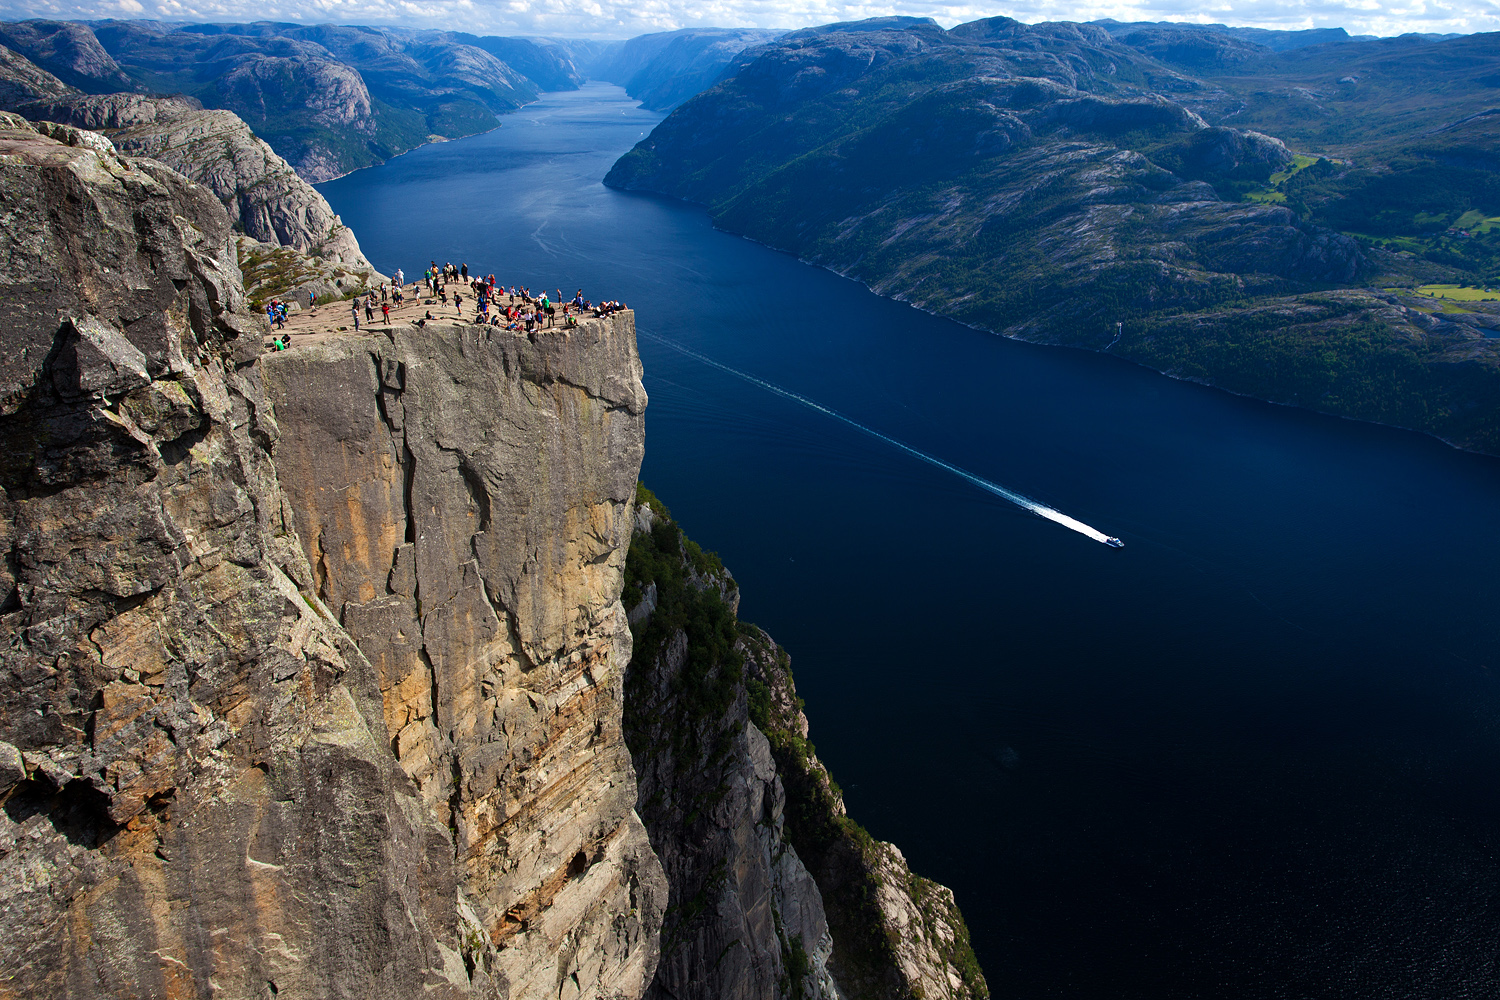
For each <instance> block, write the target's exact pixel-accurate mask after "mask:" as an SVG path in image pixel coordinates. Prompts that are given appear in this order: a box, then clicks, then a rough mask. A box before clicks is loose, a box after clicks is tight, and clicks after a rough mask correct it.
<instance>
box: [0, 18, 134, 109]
mask: <svg viewBox="0 0 1500 1000" xmlns="http://www.w3.org/2000/svg"><path fill="white" fill-rule="evenodd" d="M0 45H4V46H5V47H6V48H9V49H12V50H14V51H16V52H19V53H20V54H21V55H23V56H25V57H26V58H27V59H29V60H31V61H32V62H34V63H37V64H39V65H43V66H45V67H46V68H47V69H48V70H49V71H50V72H51V73H52V75H54V76H56V77H58V78H59V79H61V80H62V81H63V82H64V83H66V84H67V85H69V86H71V87H77V88H78V89H79V90H84V91H87V92H88V93H91V94H100V93H107V92H109V91H114V90H135V89H137V85H136V83H135V81H133V80H132V79H130V77H129V76H128V75H126V73H125V71H124V70H122V69H121V68H120V64H119V63H117V62H115V60H114V57H113V56H111V55H110V54H109V53H108V52H106V51H104V46H102V45H100V44H99V39H97V38H95V37H94V33H93V32H92V31H90V30H89V28H88V26H87V25H84V24H78V23H77V22H74V21H43V20H30V21H9V22H0Z"/></svg>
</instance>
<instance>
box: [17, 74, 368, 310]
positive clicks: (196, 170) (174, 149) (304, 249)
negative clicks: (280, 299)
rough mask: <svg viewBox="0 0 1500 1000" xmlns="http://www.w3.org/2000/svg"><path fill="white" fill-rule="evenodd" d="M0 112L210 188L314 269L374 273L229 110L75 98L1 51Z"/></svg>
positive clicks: (142, 99) (133, 98) (238, 218)
mask: <svg viewBox="0 0 1500 1000" xmlns="http://www.w3.org/2000/svg"><path fill="white" fill-rule="evenodd" d="M7 92H9V96H6V94H7ZM0 108H4V109H6V110H11V111H16V112H19V113H20V114H22V115H24V116H26V117H27V118H30V119H31V120H33V121H43V122H58V123H60V124H63V125H71V126H74V127H76V128H81V129H89V130H92V131H96V132H101V133H103V134H105V135H106V136H108V137H109V138H110V139H111V140H112V141H113V143H114V145H115V147H116V148H117V149H118V150H120V151H121V152H122V153H127V154H130V155H134V156H149V157H151V158H152V159H154V160H157V161H158V162H161V163H165V164H166V165H167V166H169V167H171V168H173V169H174V170H176V171H178V172H179V173H181V174H183V175H185V176H186V177H187V178H188V179H190V180H193V181H196V182H198V183H199V184H203V185H205V186H206V187H208V188H209V189H210V190H211V191H213V193H214V195H215V196H216V197H217V198H218V199H219V201H220V202H221V203H222V204H223V205H224V208H225V210H226V211H227V212H228V213H229V219H230V222H231V223H232V224H234V225H235V226H236V228H238V229H240V230H241V231H242V232H244V233H245V234H246V235H247V236H248V237H250V238H251V239H253V240H256V241H258V242H260V243H268V244H273V245H275V246H279V247H287V248H289V249H291V250H293V251H295V252H296V253H297V254H299V255H300V256H301V257H304V258H315V260H313V261H309V262H308V265H307V266H308V267H310V268H312V269H319V268H321V269H326V270H330V271H332V270H338V271H341V272H343V273H345V274H350V275H359V276H360V281H359V283H361V284H363V283H366V282H370V281H374V280H377V279H378V275H376V273H375V269H374V267H372V266H371V264H370V262H369V261H368V260H366V259H365V256H364V254H363V253H361V252H360V249H359V243H358V241H357V240H356V239H355V238H354V233H353V232H352V231H351V230H350V229H349V228H348V227H347V226H345V225H344V224H343V223H342V222H341V221H340V220H339V217H338V216H336V215H334V214H333V209H332V208H330V207H329V205H328V201H327V200H326V199H325V198H324V197H323V196H322V195H321V194H319V193H318V192H317V190H316V189H315V188H314V187H313V186H312V185H311V184H309V183H307V181H305V180H303V179H302V178H301V177H300V176H299V175H298V174H297V172H296V171H294V170H293V169H292V167H291V165H290V164H288V163H287V162H286V161H285V160H283V159H282V158H281V157H279V156H277V155H276V153H275V152H274V151H272V149H271V147H270V146H268V145H267V144H266V143H265V142H263V141H261V139H259V138H258V137H257V136H256V135H255V134H254V133H252V132H251V131H250V126H248V125H246V124H245V122H244V121H242V120H241V119H240V118H239V117H238V116H236V115H235V114H233V113H232V112H228V111H205V110H204V109H203V107H202V105H201V104H199V102H197V101H195V100H193V99H191V98H186V97H146V96H143V95H140V94H81V93H78V92H77V91H74V90H73V89H72V88H69V87H67V86H65V85H63V84H62V82H61V81H59V80H57V79H56V78H54V77H52V76H50V75H49V74H47V73H46V72H45V71H43V70H41V69H39V68H37V67H36V66H33V65H32V64H31V63H29V62H28V61H27V60H25V59H23V58H21V57H20V56H18V55H16V54H15V53H13V52H11V51H9V50H8V49H3V48H0Z"/></svg>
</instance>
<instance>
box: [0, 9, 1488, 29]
mask: <svg viewBox="0 0 1500 1000" xmlns="http://www.w3.org/2000/svg"><path fill="white" fill-rule="evenodd" d="M884 14H908V15H914V16H918V17H931V18H934V19H935V20H937V21H938V22H939V23H940V24H942V25H943V26H945V27H952V26H953V25H955V24H959V23H961V22H963V21H971V20H974V19H976V18H981V17H991V16H994V15H996V14H1005V15H1008V16H1010V17H1014V18H1017V19H1019V20H1022V21H1026V22H1028V23H1035V22H1037V21H1054V20H1055V21H1063V20H1066V21H1086V20H1093V19H1095V18H1101V17H1113V18H1116V19H1118V20H1121V21H1196V22H1213V21H1219V22H1223V23H1225V24H1235V25H1249V26H1252V27H1261V28H1334V27H1342V28H1345V29H1347V30H1348V31H1349V32H1350V33H1352V34H1373V35H1395V34H1400V33H1402V32H1406V31H1426V32H1448V31H1457V32H1474V31H1495V30H1500V3H1496V2H1491V0H1468V2H1462V0H1099V2H1098V3H1097V5H1095V4H1087V3H1083V2H1080V0H1014V2H1012V3H1009V4H1007V5H1006V6H1003V7H995V6H981V5H976V4H973V3H965V2H961V0H960V2H952V3H944V2H937V0H890V2H889V3H888V4H875V3H839V2H833V0H697V2H693V0H633V2H621V0H422V2H415V3H414V2H411V0H312V2H308V0H197V2H191V0H190V2H188V3H184V2H182V0H82V2H76V0H0V17H3V18H5V19H18V18H26V17H49V18H80V19H82V18H89V19H91V18H105V17H145V18H159V19H162V20H174V21H181V20H194V21H254V20H276V21H296V22H304V23H319V22H327V21H335V22H337V23H341V24H377V25H404V26H408V27H420V28H444V29H451V30H461V31H472V32H477V33H483V34H524V35H563V36H583V37H594V38H627V37H630V36H631V35H637V34H642V33H644V32H648V31H665V30H669V29H672V28H686V27H705V26H719V27H759V28H797V27H804V26H807V25H814V24H827V23H828V22H830V21H853V20H858V19H860V18H865V17H877V16H880V15H884Z"/></svg>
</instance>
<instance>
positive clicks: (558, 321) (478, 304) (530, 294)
mask: <svg viewBox="0 0 1500 1000" xmlns="http://www.w3.org/2000/svg"><path fill="white" fill-rule="evenodd" d="M554 291H555V294H548V292H547V290H546V289H539V290H536V291H533V290H532V289H531V288H530V287H528V286H525V285H511V286H509V287H507V286H506V285H504V284H503V283H501V282H498V281H496V279H495V276H494V275H493V274H488V275H483V276H480V275H478V274H471V273H470V272H469V265H468V264H459V265H456V266H455V265H453V264H451V263H450V264H444V265H442V266H441V267H439V266H438V263H437V261H433V262H432V263H431V265H429V266H428V268H427V269H426V270H425V271H424V272H423V273H422V277H421V280H420V281H413V282H412V283H411V284H410V285H408V284H407V283H406V275H405V274H404V273H403V272H402V271H401V270H399V269H398V270H397V271H396V273H395V274H394V275H393V276H392V280H391V281H390V282H382V283H381V284H380V286H379V287H378V288H374V289H369V290H367V291H363V292H361V293H360V294H359V295H356V296H354V297H353V298H352V299H349V300H348V301H349V319H350V322H351V324H352V325H353V327H354V329H355V331H356V332H358V331H360V330H362V329H367V328H368V327H370V326H371V325H373V324H375V323H376V322H377V320H378V321H379V322H380V323H383V324H385V325H387V326H388V325H390V323H391V310H392V309H399V308H400V307H401V306H402V305H403V304H405V303H406V301H407V299H408V297H411V298H415V299H423V298H426V299H427V300H428V302H427V304H428V305H429V306H436V307H437V310H438V315H434V314H433V310H432V309H427V310H425V315H423V316H422V317H421V318H420V319H413V320H412V322H413V323H415V324H416V325H418V326H426V325H427V323H428V322H430V321H437V320H444V319H450V320H451V319H457V320H458V321H460V322H467V323H472V324H477V325H483V326H487V327H492V328H500V329H504V330H510V331H514V332H516V333H524V334H534V333H536V332H538V331H541V330H546V329H553V328H556V327H559V326H560V327H563V328H572V327H576V326H577V325H578V319H579V317H581V316H594V317H601V316H609V315H611V314H612V313H615V312H618V311H619V310H621V309H624V308H625V304H624V303H623V302H619V301H615V300H611V301H606V302H600V303H598V304H595V303H594V302H592V301H590V300H588V299H585V298H584V297H583V289H581V288H580V289H578V290H577V291H576V292H575V293H574V294H573V296H572V297H571V298H568V299H564V298H563V293H562V289H561V288H558V289H555V290H554ZM433 300H436V301H433ZM315 304H316V300H315V298H314V296H313V293H311V292H309V293H308V304H307V307H308V309H312V308H313V307H314V306H315ZM466 306H467V307H468V308H467V311H466V309H465V307H466ZM289 308H292V307H290V306H289V304H288V303H286V302H283V301H281V300H278V299H273V300H271V302H270V303H269V304H268V305H267V306H266V318H267V319H268V320H270V322H271V324H272V326H274V327H275V329H277V330H281V329H284V328H285V326H286V321H287V311H288V309H289ZM447 309H452V310H453V311H454V312H453V314H450V315H446V316H445V315H443V313H444V311H445V310H447ZM289 345H290V337H289V336H287V335H283V336H281V337H278V338H276V339H275V340H273V341H271V342H270V345H269V346H270V348H271V349H272V350H286V348H287V346H289Z"/></svg>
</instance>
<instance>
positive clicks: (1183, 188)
mask: <svg viewBox="0 0 1500 1000" xmlns="http://www.w3.org/2000/svg"><path fill="white" fill-rule="evenodd" d="M1493 47H1495V48H1496V54H1497V56H1500V46H1493ZM1043 53H1045V56H1044V55H1043ZM1298 53H1301V55H1298ZM1256 58H1257V59H1258V60H1261V62H1257V63H1256V65H1261V63H1262V62H1264V59H1269V58H1271V56H1270V54H1269V53H1265V54H1263V55H1262V56H1257V57H1256ZM1274 58H1275V59H1284V60H1291V61H1295V60H1299V59H1300V60H1302V63H1300V64H1299V65H1301V64H1307V63H1308V60H1310V59H1311V58H1312V57H1311V56H1309V55H1308V54H1307V51H1306V50H1301V49H1299V50H1296V52H1293V53H1286V54H1284V55H1283V56H1275V57H1274ZM1320 58H1322V57H1320ZM1273 61H1274V60H1273ZM1325 61H1326V60H1325ZM1105 64H1107V65H1108V67H1109V71H1101V70H1100V69H1098V67H1100V66H1102V65H1105ZM1497 64H1500V58H1497ZM1319 65H1321V64H1319ZM1382 65H1384V64H1382ZM1263 68H1264V67H1263V66H1262V69H1263ZM1497 69H1500V65H1497ZM1257 72H1260V70H1257ZM1320 72H1321V70H1320ZM1163 74H1164V70H1163V68H1162V67H1161V66H1160V65H1159V64H1157V63H1155V62H1154V61H1153V60H1152V59H1151V58H1150V57H1148V56H1146V55H1145V54H1144V53H1143V52H1140V51H1137V50H1134V49H1132V48H1130V47H1129V46H1127V45H1125V44H1123V43H1122V42H1119V41H1116V40H1114V39H1112V38H1110V37H1109V36H1108V35H1107V33H1105V32H1103V31H1102V30H1099V29H1092V28H1091V27H1090V26H1071V25H1034V26H1026V25H1021V24H1018V23H1017V22H1014V21H1009V20H1008V19H1005V18H993V19H989V20H987V21H982V22H975V23H974V24H972V25H961V26H959V27H958V28H955V29H953V30H952V31H949V32H943V31H942V30H941V29H938V28H936V27H935V26H933V25H924V26H910V25H891V24H888V23H884V22H882V23H880V24H875V23H869V24H863V25H853V26H848V27H847V28H837V27H835V28H828V29H819V30H816V31H810V32H798V33H793V34H792V35H788V36H786V37H785V38H784V39H782V40H781V41H779V42H778V43H776V44H774V45H771V46H769V47H768V48H766V49H764V50H760V53H759V55H758V56H757V57H756V58H754V59H751V60H749V61H748V63H747V64H746V65H745V66H744V67H743V68H742V69H741V71H740V73H739V75H738V76H737V77H735V78H733V79H730V80H726V81H724V82H722V83H721V84H720V85H719V86H717V87H716V88H714V89H713V90H711V91H708V92H706V93H704V94H701V95H699V96H698V97H697V98H695V99H694V100H692V101H689V102H688V103H687V104H685V105H683V106H682V107H680V108H679V109H678V110H677V111H676V112H675V113H674V114H673V115H672V116H671V117H669V118H668V119H667V120H666V121H665V122H663V123H662V124H661V125H660V126H659V127H658V128H657V129H656V130H655V131H654V132H653V133H652V134H651V135H650V136H649V137H647V139H645V140H644V141H642V142H641V143H640V144H638V145H637V147H636V148H635V149H634V150H632V151H631V152H630V153H628V154H626V155H625V156H624V157H622V158H621V159H620V160H619V161H618V162H617V163H616V164H615V167H614V169H613V170H612V171H611V172H610V174H609V176H608V177H607V178H606V183H608V184H611V185H614V186H617V187H623V188H627V189H637V190H652V191H657V192H661V193H665V194H671V195H675V196H678V197H683V198H688V199H691V200H694V201H699V202H702V203H704V204H706V205H707V206H708V207H709V209H710V211H711V212H712V214H713V216H714V219H715V221H716V223H717V224H718V225H720V226H721V227H723V228H725V229H727V230H730V231H732V232H737V233H741V234H744V235H746V236H749V237H751V238H753V239H756V240H759V241H761V242H764V243H767V244H769V245H771V246H775V247H779V248H782V249H786V250H789V251H792V252H794V253H796V254H797V255H798V256H799V257H802V258H803V259H805V260H808V261H811V262H814V263H817V264H821V265H824V266H827V267H830V268H832V269H834V270H836V271H839V272H840V273H843V274H847V275H849V276H850V277H854V278H857V279H859V280H861V281H863V282H865V283H866V284H868V285H869V286H870V287H872V288H873V289H874V290H876V291H877V292H880V293H882V294H888V295H898V296H900V297H901V298H903V299H906V300H907V301H910V302H911V303H913V304H914V305H917V306H920V307H922V308H925V309H929V310H932V311H934V312H937V313H940V314H943V315H947V316H951V317H953V318H955V319H958V320H960V321H962V322H965V323H968V324H971V325H973V326H977V327H980V328H984V329H989V330H993V331H995V332H997V333H1004V334H1007V335H1011V336H1017V337H1022V338H1024V339H1027V340H1033V341H1039V342H1045V343H1056V344H1068V345H1074V346H1080V347H1087V348H1091V349H1094V350H1102V349H1110V350H1112V351H1113V352H1114V353H1117V354H1120V355H1122V356H1125V357H1128V358H1131V359H1132V360H1135V361H1138V362H1140V363H1142V364H1147V365H1151V366H1153V367H1156V368H1158V369H1160V370H1163V371H1168V372H1173V373H1177V374H1181V375H1184V376H1185V377H1191V378H1195V379H1198V380H1201V381H1203V382H1206V383H1209V384H1213V385H1221V386H1223V387H1224V388H1227V389H1231V390H1233V391H1236V392H1244V393H1247V394H1252V395H1257V396H1261V397H1263V398H1267V399H1274V400H1279V401H1288V402H1295V403H1296V404H1297V405H1301V406H1306V407H1309V408H1313V409H1319V410H1324V411H1327V412H1332V413H1338V414H1341V415H1345V416H1352V417H1358V418H1361V419H1369V420H1378V421H1382V422H1393V423H1398V424H1401V425H1403V426H1408V427H1414V428H1417V429H1421V430H1426V431H1429V432H1431V433H1434V434H1437V435H1439V436H1441V437H1443V438H1444V439H1445V440H1448V441H1450V442H1453V443H1456V444H1459V445H1461V446H1463V447H1468V448H1473V449H1476V450H1481V451H1488V452H1491V453H1500V429H1497V428H1496V427H1495V426H1494V422H1493V421H1490V420H1488V419H1485V418H1483V417H1482V416H1476V414H1486V413H1493V412H1500V382H1497V379H1496V377H1495V375H1496V372H1497V371H1500V341H1497V340H1496V339H1495V338H1492V337H1489V336H1487V335H1486V334H1485V333H1484V329H1483V327H1485V323H1487V322H1488V321H1484V322H1482V323H1480V324H1479V325H1475V324H1472V323H1467V324H1466V323H1459V322H1452V321H1450V320H1451V319H1455V318H1461V316H1462V314H1460V313H1458V312H1456V311H1444V312H1438V313H1432V314H1431V315H1432V316H1435V317H1436V318H1437V320H1438V321H1437V322H1429V316H1428V313H1429V312H1430V311H1424V310H1422V309H1417V310H1415V311H1413V310H1412V309H1411V308H1410V307H1409V306H1408V305H1405V304H1403V303H1402V302H1400V301H1398V298H1399V297H1398V296H1393V295H1390V294H1387V293H1382V292H1381V291H1379V288H1378V287H1371V286H1372V285H1374V284H1375V282H1376V281H1378V282H1379V284H1382V285H1394V286H1402V287H1415V286H1417V285H1421V284H1433V283H1442V282H1449V283H1472V282H1474V281H1476V280H1481V279H1482V282H1483V283H1485V284H1500V229H1494V227H1491V226H1489V224H1488V222H1487V220H1488V219H1490V218H1494V217H1500V180H1497V178H1500V172H1495V171H1493V170H1491V169H1490V164H1492V163H1494V162H1497V161H1496V159H1495V157H1493V156H1492V155H1489V154H1486V156H1488V159H1486V158H1485V156H1480V155H1479V154H1478V153H1476V152H1475V150H1479V149H1494V148H1495V147H1496V145H1497V144H1496V143H1494V142H1490V141H1489V140H1488V139H1485V138H1483V137H1484V136H1486V135H1488V132H1487V130H1489V129H1491V128H1500V115H1490V116H1479V117H1478V118H1476V120H1475V121H1474V122H1470V123H1468V124H1466V125H1464V127H1463V128H1461V129H1458V130H1456V131H1454V130H1449V131H1447V132H1444V133H1443V135H1442V136H1433V135H1427V136H1426V137H1425V138H1421V139H1420V141H1418V140H1417V138H1416V137H1413V135H1412V134H1411V133H1410V132H1408V133H1406V134H1405V139H1403V141H1404V142H1406V147H1403V148H1405V152H1403V153H1402V154H1401V156H1400V157H1393V156H1388V157H1386V158H1385V159H1384V160H1381V161H1378V162H1377V161H1374V160H1368V159H1367V158H1363V157H1364V154H1363V153H1361V158H1358V159H1355V160H1354V161H1353V162H1346V161H1344V159H1343V156H1344V154H1343V152H1342V151H1341V150H1339V149H1332V150H1330V152H1332V153H1333V154H1335V155H1336V156H1337V157H1338V159H1335V157H1334V156H1322V155H1319V156H1314V155H1311V153H1310V152H1309V150H1316V149H1318V148H1319V147H1317V146H1315V145H1311V144H1310V142H1309V143H1308V144H1305V145H1304V144H1302V143H1301V142H1299V143H1298V144H1297V145H1298V149H1299V152H1297V153H1293V152H1292V151H1291V150H1289V149H1288V148H1287V147H1286V146H1285V145H1283V144H1282V143H1281V142H1280V141H1278V140H1277V139H1275V138H1268V137H1266V136H1265V135H1264V134H1261V133H1260V132H1255V131H1250V129H1253V128H1260V127H1262V126H1263V125H1264V121H1263V120H1262V119H1263V117H1264V116H1262V117H1261V118H1257V111H1256V109H1257V107H1259V105H1257V104H1256V103H1255V101H1253V100H1251V99H1250V98H1249V97H1246V98H1245V100H1244V102H1243V104H1236V103H1234V102H1233V101H1226V100H1225V91H1224V90H1219V91H1210V90H1209V89H1204V88H1190V87H1189V88H1184V87H1183V86H1181V78H1180V76H1179V77H1174V78H1173V79H1174V80H1175V81H1176V82H1175V83H1174V84H1173V88H1174V89H1173V90H1171V91H1170V92H1171V93H1173V94H1174V95H1176V94H1178V93H1181V94H1183V95H1184V96H1183V97H1182V98H1181V99H1180V102H1181V103H1178V98H1176V97H1175V96H1174V99H1173V100H1167V99H1165V98H1163V97H1161V96H1160V94H1158V93H1155V92H1153V90H1152V88H1153V87H1156V86H1158V85H1160V84H1162V83H1163ZM1246 79H1248V78H1246ZM1256 79H1257V80H1258V79H1259V78H1256ZM1236 80H1237V82H1235V83H1234V86H1235V87H1240V88H1241V90H1243V89H1244V87H1252V86H1259V85H1260V84H1259V83H1246V82H1245V79H1239V78H1236ZM1215 82H1216V83H1217V82H1222V81H1215ZM1225 86H1226V88H1227V87H1228V86H1229V85H1228V84H1226V85H1225ZM1234 93H1240V91H1235V92H1234ZM1310 93H1311V92H1310ZM1294 96H1295V97H1296V100H1297V101H1303V102H1304V103H1306V102H1307V101H1313V102H1314V103H1316V99H1317V98H1316V95H1314V97H1313V98H1304V97H1302V96H1297V95H1294ZM1277 100H1278V101H1281V100H1282V98H1277ZM1286 100H1292V98H1286ZM1263 103H1264V102H1263ZM1271 103H1272V104H1276V102H1271ZM1190 106H1191V107H1190ZM1267 106H1270V105H1267ZM1276 106H1277V107H1281V106H1282V105H1281V104H1276ZM1298 106H1299V107H1300V105H1298ZM1192 107H1197V108H1200V109H1201V110H1202V112H1203V113H1204V114H1216V115H1220V116H1222V117H1223V120H1224V121H1225V122H1226V124H1227V123H1228V122H1230V121H1232V122H1233V124H1234V125H1235V127H1234V128H1228V127H1222V126H1220V127H1210V128H1204V127H1203V122H1202V120H1201V119H1200V118H1198V117H1196V116H1195V115H1194V114H1193V113H1192V110H1191V108H1192ZM1404 108H1405V106H1404V105H1402V106H1401V107H1400V108H1398V109H1397V110H1396V113H1395V116H1396V117H1397V118H1400V117H1401V116H1402V115H1404V114H1406V110H1403V109H1404ZM1231 110H1232V114H1231V113H1229V112H1230V111H1231ZM1408 110H1409V109H1408ZM1366 111H1369V112H1371V113H1373V110H1372V109H1366ZM1319 114H1322V112H1319ZM1408 119H1410V116H1408ZM1490 123H1496V124H1493V125H1492V124H1490ZM1266 131H1271V130H1270V129H1266ZM1428 131H1429V132H1430V131H1431V128H1430V123H1428ZM1318 134H1319V133H1317V132H1316V130H1311V131H1309V130H1306V129H1304V130H1303V132H1301V133H1299V135H1300V136H1301V138H1302V139H1303V140H1310V139H1311V138H1312V137H1314V136H1315V135H1318ZM1325 138H1326V136H1325ZM1481 140H1482V141H1481ZM1461 226H1470V227H1472V228H1471V229H1466V230H1464V233H1468V235H1465V234H1464V233H1460V232H1458V231H1457V230H1458V229H1459V228H1460V227H1461ZM1450 228H1452V229H1454V230H1455V231H1454V232H1449V229H1450ZM1349 234H1354V235H1349ZM1492 276H1493V277H1492ZM1333 293H1337V295H1336V302H1337V305H1336V307H1334V306H1330V305H1329V303H1330V302H1333V301H1335V299H1330V298H1329V295H1330V294H1333ZM1337 327H1346V328H1347V329H1345V330H1343V331H1342V332H1340V331H1339V330H1337V329H1335V328H1337ZM1117 332H1121V333H1122V336H1121V337H1119V338H1118V339H1117V337H1116V334H1117ZM1330 354H1332V355H1338V357H1337V358H1336V359H1335V360H1332V361H1330Z"/></svg>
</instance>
